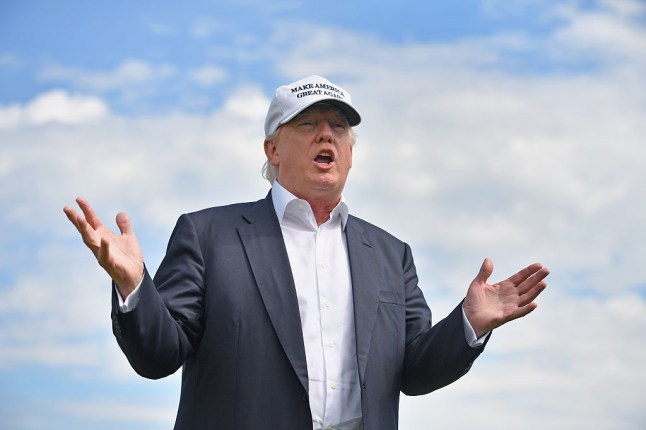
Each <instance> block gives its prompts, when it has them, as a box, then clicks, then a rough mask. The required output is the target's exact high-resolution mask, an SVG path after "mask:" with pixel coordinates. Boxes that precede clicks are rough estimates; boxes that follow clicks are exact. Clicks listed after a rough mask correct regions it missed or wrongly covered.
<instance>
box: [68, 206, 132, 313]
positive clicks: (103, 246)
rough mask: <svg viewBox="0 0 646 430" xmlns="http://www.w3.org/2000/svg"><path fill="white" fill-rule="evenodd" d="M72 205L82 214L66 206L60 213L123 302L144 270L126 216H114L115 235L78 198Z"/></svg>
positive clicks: (122, 214) (122, 213)
mask: <svg viewBox="0 0 646 430" xmlns="http://www.w3.org/2000/svg"><path fill="white" fill-rule="evenodd" d="M76 203H78V205H79V207H80V208H81V210H82V211H83V214H79V213H77V212H76V211H75V210H74V208H72V207H70V206H65V208H63V212H65V215H67V218H68V219H69V220H70V222H71V223H72V224H74V226H75V227H76V229H77V230H78V232H79V233H80V234H81V237H82V238H83V242H84V243H85V244H86V245H87V247H88V248H90V251H92V253H93V254H94V256H95V257H96V259H97V261H98V262H99V265H101V267H103V269H104V270H105V271H106V272H108V275H110V277H111V278H112V280H113V281H114V283H115V284H116V286H117V289H118V290H119V294H121V297H122V298H123V299H124V300H125V298H126V297H128V295H130V293H131V292H132V291H133V290H134V289H135V288H136V287H137V285H139V283H140V282H141V279H142V277H143V271H144V258H143V254H142V252H141V247H140V246H139V241H138V240H137V236H135V233H134V231H133V230H132V226H131V225H130V219H129V218H128V215H126V214H125V213H124V212H120V213H119V214H117V226H118V227H119V231H120V232H121V234H120V235H117V234H115V233H113V232H112V231H110V229H108V228H107V227H106V226H105V225H103V223H102V222H101V220H100V219H99V217H98V216H97V215H96V213H95V212H94V210H93V209H92V207H91V206H90V204H89V203H88V202H87V201H86V200H84V199H82V198H80V197H79V198H77V199H76Z"/></svg>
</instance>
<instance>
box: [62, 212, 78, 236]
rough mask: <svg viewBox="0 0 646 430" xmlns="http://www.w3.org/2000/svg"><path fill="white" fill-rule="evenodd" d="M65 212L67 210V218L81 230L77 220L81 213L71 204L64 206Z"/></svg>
mask: <svg viewBox="0 0 646 430" xmlns="http://www.w3.org/2000/svg"><path fill="white" fill-rule="evenodd" d="M63 212H65V216H67V219H68V220H70V222H71V223H72V224H74V227H76V229H77V230H79V225H78V222H77V218H78V217H79V214H78V213H76V211H75V210H74V208H72V207H71V206H65V207H64V208H63ZM79 232H80V230H79Z"/></svg>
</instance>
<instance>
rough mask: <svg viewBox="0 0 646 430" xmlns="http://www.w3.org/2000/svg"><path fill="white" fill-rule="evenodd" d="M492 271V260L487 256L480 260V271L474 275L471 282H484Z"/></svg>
mask: <svg viewBox="0 0 646 430" xmlns="http://www.w3.org/2000/svg"><path fill="white" fill-rule="evenodd" d="M492 273H493V262H492V261H491V260H490V259H489V258H485V259H484V261H483V262H482V266H480V271H479V272H478V274H477V275H476V277H475V279H474V280H473V282H477V283H486V282H487V279H489V277H490V276H491V274H492Z"/></svg>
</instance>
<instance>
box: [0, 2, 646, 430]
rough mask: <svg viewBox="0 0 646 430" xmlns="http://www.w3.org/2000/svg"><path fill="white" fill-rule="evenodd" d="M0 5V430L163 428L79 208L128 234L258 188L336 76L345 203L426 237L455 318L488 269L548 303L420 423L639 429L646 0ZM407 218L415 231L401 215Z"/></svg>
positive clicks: (149, 238) (420, 252) (405, 424)
mask: <svg viewBox="0 0 646 430" xmlns="http://www.w3.org/2000/svg"><path fill="white" fill-rule="evenodd" d="M133 3H135V2H125V1H114V2H101V3H98V2H95V3H91V2H82V1H61V2H47V1H2V2H0V184H1V185H2V186H1V187H0V204H1V205H2V208H3V210H2V211H1V212H0V235H1V236H0V237H2V240H1V241H0V428H3V429H21V430H22V429H57V428H66V429H86V428H95V429H113V428H116V427H119V428H121V429H166V428H171V427H172V423H173V420H174V415H175V408H176V405H177V400H178V396H179V384H180V379H179V378H180V376H179V373H178V374H177V375H174V376H172V377H170V378H167V379H166V380H162V381H148V380H145V379H142V378H140V377H138V376H137V375H135V374H134V372H133V371H132V370H131V369H130V368H129V365H128V363H127V362H126V360H125V359H124V358H123V356H122V355H121V353H120V351H119V350H118V347H117V346H116V342H115V341H114V339H113V337H112V334H111V332H110V319H109V312H110V307H109V305H110V303H109V299H110V289H109V287H110V285H109V281H108V279H107V277H106V275H105V274H104V273H102V272H101V270H100V268H99V267H98V266H97V265H96V263H95V262H94V260H93V257H92V256H91V255H90V254H89V252H88V251H87V250H86V249H85V248H84V247H83V245H82V243H81V242H80V240H79V238H78V237H77V234H76V232H75V230H74V229H73V228H72V227H71V225H69V224H68V222H67V220H66V219H65V217H64V215H63V212H62V208H63V206H64V205H66V204H70V203H72V202H73V199H74V198H75V197H76V196H77V195H83V196H85V197H87V198H88V199H89V200H90V201H91V202H92V203H93V204H94V206H95V207H96V208H97V210H98V212H99V214H100V215H101V216H102V218H103V220H104V222H106V223H112V220H113V219H114V216H115V215H116V213H117V212H118V211H120V210H125V211H127V212H128V213H129V214H130V215H131V217H132V219H133V222H134V225H135V230H136V231H137V233H138V236H139V239H140V242H141V243H142V247H143V249H144V255H145V256H146V261H147V264H148V266H149V267H150V268H152V269H154V268H155V267H156V266H157V265H158V264H159V261H160V260H161V258H162V256H163V251H164V248H165V245H166V241H167V239H168V237H169V234H170V231H171V230H172V227H173V225H174V222H175V220H176V219H177V217H178V216H179V215H180V214H181V213H183V212H187V211H191V210H196V209H200V208H202V207H206V206H213V205H218V204H226V203H231V202H236V201H244V200H255V199H258V198H261V197H262V196H264V194H265V193H266V192H267V189H268V184H267V183H266V182H265V181H264V180H263V179H262V178H261V177H260V173H259V172H260V167H261V165H262V162H263V154H262V149H261V148H262V145H261V143H262V138H263V136H262V124H263V119H264V115H265V112H266V109H267V106H268V104H269V100H270V97H271V93H272V90H273V89H274V88H275V87H276V86H278V85H280V84H283V83H287V82H291V81H294V80H296V79H299V78H301V77H303V76H306V75H309V74H314V73H316V74H321V75H324V76H326V77H328V78H330V79H331V80H333V81H335V82H337V83H339V84H340V85H341V86H343V87H344V88H346V89H347V90H348V91H350V92H351V93H352V96H353V100H354V101H355V104H356V106H357V107H358V109H359V111H360V112H361V113H362V117H363V119H364V121H363V123H362V124H361V125H360V126H359V127H358V128H357V131H358V134H359V142H358V144H357V147H356V148H355V153H354V158H355V159H354V165H353V169H352V172H351V175H350V179H349V182H348V187H347V189H346V193H345V197H346V200H347V201H348V203H349V206H350V210H351V212H353V213H355V214H357V215H358V216H361V217H362V218H364V219H367V220H369V221H371V222H373V223H375V224H377V225H379V226H381V227H383V228H385V229H387V230H389V231H391V232H393V233H394V234H396V235H397V236H399V237H400V238H401V239H402V240H405V241H406V242H408V243H410V244H411V247H412V249H413V252H414V256H415V259H416V263H417V267H418V272H419V274H420V284H421V287H422V288H423V290H424V292H425V295H426V297H427V300H428V301H429V303H430V305H431V307H432V309H433V312H434V318H435V319H436V320H438V319H440V318H442V317H443V316H444V315H446V314H447V313H448V312H449V311H450V310H451V309H452V308H453V306H455V304H456V303H458V302H459V300H460V299H461V298H462V297H463V295H464V293H465V291H466V287H467V285H468V283H469V282H470V280H471V279H472V278H473V276H475V274H476V272H477V269H478V268H479V265H480V263H481V261H482V259H483V258H484V257H486V256H489V257H491V258H492V259H493V261H494V264H495V272H494V275H493V278H495V280H498V279H502V278H503V277H506V276H508V275H509V274H511V273H513V272H514V271H516V270H517V269H519V268H520V267H522V266H524V265H526V264H528V263H530V262H533V261H536V260H538V261H541V262H543V263H544V264H546V265H547V266H549V267H550V268H551V269H552V275H551V276H550V278H551V280H550V287H549V289H548V291H547V292H546V293H545V294H544V295H543V296H542V297H541V298H540V300H539V308H538V309H537V311H536V312H535V313H534V314H532V315H531V316H529V317H527V318H525V319H523V320H520V321H517V322H515V323H513V324H511V325H509V326H507V327H504V328H501V329H500V330H497V331H496V332H495V333H494V336H493V338H492V340H491V342H490V343H489V345H488V347H487V351H486V352H485V353H484V354H483V356H482V357H481V358H480V359H479V360H478V362H477V363H476V365H475V366H474V367H473V369H472V371H471V373H470V374H469V375H467V376H466V377H465V378H463V379H462V380H460V381H459V382H457V383H456V384H454V385H452V386H450V387H447V388H445V389H443V390H441V391H438V392H436V393H433V394H431V395H429V396H425V397H421V398H402V404H401V417H400V423H401V428H403V429H413V430H415V429H425V428H452V429H468V428H473V427H474V426H476V425H477V426H478V428H482V429H493V428H499V427H500V426H501V425H503V424H505V423H509V422H512V423H518V422H522V423H523V428H526V429H530V430H532V429H544V428H558V429H586V430H587V429H607V428H613V429H641V428H643V427H644V425H645V424H646V413H645V412H644V408H643V404H644V401H646V390H644V388H643V387H644V386H646V367H645V366H644V365H643V363H642V361H643V360H642V357H644V356H646V344H645V343H644V342H642V341H639V339H641V338H642V336H643V333H644V331H646V266H645V265H644V264H643V261H644V260H646V250H645V248H644V246H643V240H644V238H645V237H646V227H645V224H644V222H643V220H644V219H646V204H645V203H644V201H643V198H642V195H643V186H644V184H645V183H646V173H645V172H646V149H645V148H646V147H645V146H644V136H646V78H644V76H646V26H645V24H646V4H645V3H644V2H643V1H638V0H595V1H576V0H561V1H551V0H522V1H516V2H508V1H504V0H465V1H462V2H451V1H433V2H392V3H381V4H375V3H374V2H365V1H356V2H340V1H330V2H326V3H325V4H309V3H306V2H301V1H297V0H294V1H278V2H264V1H255V0H246V1H220V2H214V1H194V2H183V3H180V2H169V1H155V2H152V1H151V2H136V4H133ZM402 220H406V222H402Z"/></svg>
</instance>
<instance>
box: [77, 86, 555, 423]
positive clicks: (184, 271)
mask: <svg viewBox="0 0 646 430" xmlns="http://www.w3.org/2000/svg"><path fill="white" fill-rule="evenodd" d="M360 120H361V118H360V115H359V113H358V112H357V111H356V109H355V108H354V107H353V105H352V101H351V98H350V95H349V94H348V93H347V91H345V90H344V89H342V88H341V87H339V86H338V85H335V84H333V83H331V82H329V81H327V80H326V79H324V78H322V77H319V76H310V77H307V78H305V79H302V80H300V81H297V82H295V83H293V84H289V85H286V86H282V87H279V88H278V89H277V90H276V93H275V95H274V98H273V100H272V102H271V105H270V107H269V111H268V114H267V118H266V121H265V135H266V139H265V142H264V149H265V154H266V156H267V164H266V168H265V176H266V177H267V178H268V179H269V180H270V182H271V183H272V188H271V190H270V192H269V193H268V195H267V196H266V197H265V198H264V199H261V200H259V201H257V202H252V203H239V204H234V205H230V206H224V207H217V208H210V209H205V210H202V211H199V212H195V213H190V214H185V215H182V216H181V217H180V218H179V220H178V222H177V225H176V227H175V230H174V231H173V234H172V236H171V238H170V241H169V244H168V249H167V253H166V256H165V258H164V260H163V261H162V263H161V265H160V267H159V269H158V271H157V273H156V275H155V277H154V279H152V278H151V276H150V275H149V273H148V271H147V270H146V268H145V265H144V259H143V256H142V253H141V249H140V247H139V245H138V242H137V239H136V236H135V235H134V232H133V230H132V228H131V226H130V221H129V219H128V217H127V215H126V214H124V213H119V214H118V215H117V219H116V222H117V225H118V228H119V230H120V234H114V233H112V232H111V231H110V230H109V229H108V228H106V227H105V226H104V225H103V224H102V222H101V221H100V219H99V218H98V217H97V215H96V214H95V212H94V211H93V210H92V208H91V207H90V205H89V203H88V202H87V201H85V200H83V199H77V202H78V204H79V206H80V208H81V210H82V212H83V214H82V215H81V214H78V213H77V212H76V211H75V210H74V209H72V208H71V207H66V208H65V209H64V211H65V213H66V215H67V217H68V218H69V219H70V221H71V222H72V223H73V224H74V225H75V227H76V228H77V229H78V231H79V232H80V234H81V236H82V238H83V240H84V242H85V244H86V245H87V246H88V247H89V248H90V249H91V250H92V252H93V253H94V254H95V256H96V257H97V260H98V262H99V264H100V265H101V266H102V267H103V268H104V269H105V270H106V271H107V273H108V274H109V275H110V277H111V278H112V280H113V291H114V293H113V312H112V320H113V331H114V334H115V336H116V338H117V341H118V343H119V345H120V347H121V349H122V350H123V352H124V353H125V355H126V357H127V358H128V360H129V361H130V363H131V364H132V366H133V368H134V369H135V370H136V371H137V372H138V373H139V374H141V375H143V376H145V377H148V378H161V377H164V376H167V375H170V374H172V373H174V372H175V371H176V370H177V369H178V368H180V367H183V373H182V392H181V397H180V404H179V409H178V414H177V420H176V423H175V428H176V429H233V428H235V429H258V428H272V429H274V428H275V429H287V430H291V429H295V430H298V429H306V428H310V429H312V428H313V429H317V430H318V429H342V430H352V429H362V428H364V429H367V430H379V429H384V430H392V429H396V428H397V423H398V404H399V393H400V392H403V393H405V394H409V395H417V394H424V393H428V392H430V391H432V390H435V389H438V388H440V387H443V386H445V385H447V384H449V383H451V382H453V381H455V380H456V379H458V378H459V377H461V376H462V375H464V374H465V373H466V372H467V371H468V370H469V369H470V367H471V365H472V363H473V361H474V360H475V359H476V358H477V357H478V355H479V354H480V353H481V352H482V350H483V348H484V345H485V344H486V341H487V339H488V337H489V334H490V332H491V330H493V329H494V328H496V327H499V326H500V325H502V324H504V323H506V322H508V321H511V320H513V319H515V318H519V317H522V316H525V315H526V314H528V313H529V312H531V311H532V310H533V309H534V308H535V307H536V304H535V303H534V299H535V298H536V297H537V296H538V294H540V292H541V291H542V290H543V289H544V288H545V286H546V283H545V280H544V278H545V277H546V276H547V274H548V273H549V272H548V270H547V269H546V268H544V267H542V266H541V265H540V264H533V265H530V266H528V267H526V268H524V269H522V270H521V271H519V272H518V273H516V274H514V275H512V276H511V277H510V278H508V279H506V280H505V281H502V282H500V283H498V284H493V285H490V284H487V279H488V277H489V275H490V274H491V272H492V270H493V265H492V262H491V261H490V260H489V259H486V260H485V261H484V263H483V265H482V267H481V269H480V272H479V273H478V275H477V276H476V278H475V279H474V281H473V282H472V283H471V285H470V286H469V288H468V290H467V295H466V297H465V299H464V301H463V302H462V303H460V304H459V305H458V306H457V307H456V308H455V310H454V311H453V312H451V313H450V314H449V315H448V316H447V317H446V318H445V319H443V320H442V321H440V322H438V323H437V324H435V325H431V312H430V310H429V307H428V305H427V304H426V301H425V300H424V297H423V295H422V291H421V290H420V288H419V287H418V282H417V275H416V271H415V265H414V263H413V258H412V255H411V250H410V248H409V247H408V245H406V244H405V243H404V242H401V241H400V240H398V239H396V238H395V237H393V236H391V235H390V234H388V233H387V232H385V231H383V230H381V229H379V228H377V227H375V226H373V225H371V224H369V223H367V222H365V221H363V220H361V219H358V218H356V217H354V216H352V215H350V214H349V213H348V206H347V204H346V202H345V201H344V200H343V198H342V192H343V188H344V186H345V182H346V179H347V176H348V173H349V171H350V168H351V166H352V150H353V144H354V140H355V136H354V132H353V129H352V127H354V126H355V125H357V124H358V123H359V122H360Z"/></svg>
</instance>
